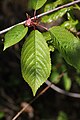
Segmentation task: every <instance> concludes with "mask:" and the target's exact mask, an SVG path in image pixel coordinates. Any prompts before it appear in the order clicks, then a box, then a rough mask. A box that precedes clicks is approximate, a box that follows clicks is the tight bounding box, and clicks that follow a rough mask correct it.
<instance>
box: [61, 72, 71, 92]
mask: <svg viewBox="0 0 80 120" xmlns="http://www.w3.org/2000/svg"><path fill="white" fill-rule="evenodd" d="M63 83H64V88H65V90H67V91H68V90H70V88H71V79H70V78H69V77H68V75H67V73H65V74H64V76H63Z"/></svg>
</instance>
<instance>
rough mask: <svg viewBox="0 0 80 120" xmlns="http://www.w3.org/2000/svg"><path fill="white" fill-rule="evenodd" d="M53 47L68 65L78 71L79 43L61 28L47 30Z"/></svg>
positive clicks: (79, 63) (79, 61) (79, 58)
mask: <svg viewBox="0 0 80 120" xmlns="http://www.w3.org/2000/svg"><path fill="white" fill-rule="evenodd" d="M49 31H50V34H51V38H52V40H53V43H54V46H55V47H56V48H57V49H58V50H59V52H60V53H61V54H62V56H63V57H64V59H65V60H66V61H67V63H68V64H70V65H71V66H73V67H75V68H76V69H78V70H79V71H80V41H79V39H78V38H76V37H75V36H74V35H73V34H72V33H70V32H69V31H68V30H66V29H65V28H63V27H60V26H56V27H52V28H50V29H49Z"/></svg>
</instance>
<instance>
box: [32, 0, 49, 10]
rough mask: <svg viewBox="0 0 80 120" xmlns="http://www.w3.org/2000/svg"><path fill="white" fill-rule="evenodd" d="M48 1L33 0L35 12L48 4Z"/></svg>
mask: <svg viewBox="0 0 80 120" xmlns="http://www.w3.org/2000/svg"><path fill="white" fill-rule="evenodd" d="M46 1H47V0H32V1H31V2H32V8H33V9H34V10H38V9H40V8H41V7H42V6H43V5H44V4H45V3H46Z"/></svg>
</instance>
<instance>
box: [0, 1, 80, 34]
mask: <svg viewBox="0 0 80 120" xmlns="http://www.w3.org/2000/svg"><path fill="white" fill-rule="evenodd" d="M79 2H80V0H76V1H73V2H71V3H68V4H65V5H62V6H59V7H57V8H54V9H52V10H50V11H47V12H44V13H42V14H39V15H37V16H35V17H36V18H40V17H42V16H45V15H48V14H50V13H52V12H55V11H57V10H60V9H62V8H65V7H69V6H72V5H74V4H77V3H79ZM31 19H34V17H32V18H31ZM25 22H26V20H25V21H23V22H20V23H18V24H16V25H20V24H25ZM16 25H13V26H11V27H9V28H6V29H4V30H2V31H0V35H1V34H3V33H5V32H7V31H9V30H10V29H12V28H13V27H15V26H16Z"/></svg>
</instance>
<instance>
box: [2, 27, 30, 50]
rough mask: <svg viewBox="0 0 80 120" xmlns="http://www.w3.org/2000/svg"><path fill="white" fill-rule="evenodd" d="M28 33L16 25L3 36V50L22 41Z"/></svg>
mask: <svg viewBox="0 0 80 120" xmlns="http://www.w3.org/2000/svg"><path fill="white" fill-rule="evenodd" d="M27 31H28V28H27V27H24V26H23V25H17V26H15V27H14V28H12V29H11V30H10V31H9V32H7V33H6V34H5V41H4V50H5V49H6V48H8V47H10V46H12V45H14V44H16V43H18V42H19V41H20V40H22V39H23V37H24V36H25V35H26V33H27Z"/></svg>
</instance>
